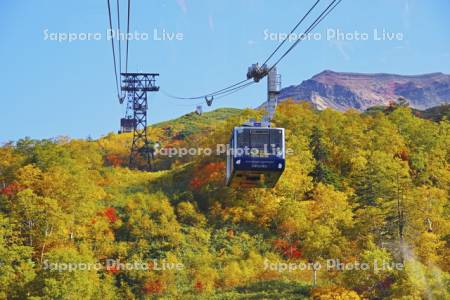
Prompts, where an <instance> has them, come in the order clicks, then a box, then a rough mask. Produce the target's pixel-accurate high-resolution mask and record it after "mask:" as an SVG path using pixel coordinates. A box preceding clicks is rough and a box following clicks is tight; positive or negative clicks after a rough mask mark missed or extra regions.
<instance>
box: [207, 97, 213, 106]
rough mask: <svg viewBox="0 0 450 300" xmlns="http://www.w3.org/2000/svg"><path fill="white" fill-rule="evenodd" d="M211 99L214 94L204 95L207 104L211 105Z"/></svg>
mask: <svg viewBox="0 0 450 300" xmlns="http://www.w3.org/2000/svg"><path fill="white" fill-rule="evenodd" d="M213 100H214V96H209V97H208V96H205V101H206V104H207V105H208V106H211V104H212V102H213Z"/></svg>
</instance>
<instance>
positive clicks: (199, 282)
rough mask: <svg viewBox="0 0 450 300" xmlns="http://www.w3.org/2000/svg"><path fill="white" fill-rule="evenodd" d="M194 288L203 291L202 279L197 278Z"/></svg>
mask: <svg viewBox="0 0 450 300" xmlns="http://www.w3.org/2000/svg"><path fill="white" fill-rule="evenodd" d="M194 288H195V289H196V290H197V291H202V290H203V288H204V286H203V283H202V282H201V281H200V280H197V281H196V282H195V285H194Z"/></svg>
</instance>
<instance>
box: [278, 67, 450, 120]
mask: <svg viewBox="0 0 450 300" xmlns="http://www.w3.org/2000/svg"><path fill="white" fill-rule="evenodd" d="M400 97H402V98H405V99H406V100H407V101H408V103H409V105H410V106H411V107H413V108H416V109H427V108H430V107H433V106H438V105H441V104H443V103H449V101H450V75H448V74H444V73H442V72H434V73H427V74H418V75H399V74H390V73H355V72H336V71H332V70H324V71H322V72H320V73H318V74H316V75H314V76H313V77H311V78H310V79H307V80H304V81H302V82H301V83H300V84H298V85H291V86H288V87H286V88H284V89H282V90H281V92H280V96H279V99H280V101H285V100H287V99H292V100H295V101H301V100H303V101H308V102H311V103H312V104H313V105H314V106H315V107H316V108H317V109H320V110H322V109H326V108H333V109H336V110H339V111H345V110H348V109H357V110H360V111H364V110H366V109H367V108H369V107H372V106H379V105H389V103H391V102H393V101H396V100H397V99H398V98H400Z"/></svg>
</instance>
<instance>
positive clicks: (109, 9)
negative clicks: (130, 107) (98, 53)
mask: <svg viewBox="0 0 450 300" xmlns="http://www.w3.org/2000/svg"><path fill="white" fill-rule="evenodd" d="M107 2H108V15H109V28H110V30H111V32H112V27H113V26H112V19H111V3H110V0H107ZM111 46H112V53H113V63H114V76H115V78H116V89H117V97H118V98H119V99H120V93H119V80H118V78H117V63H116V50H115V46H114V38H112V39H111Z"/></svg>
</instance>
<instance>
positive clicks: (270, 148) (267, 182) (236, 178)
mask: <svg viewBox="0 0 450 300" xmlns="http://www.w3.org/2000/svg"><path fill="white" fill-rule="evenodd" d="M285 162H286V161H285V143H284V128H270V127H261V126H260V125H259V124H257V123H255V124H253V125H252V126H242V127H235V128H234V129H233V132H232V134H231V138H230V143H229V150H228V153H227V177H226V183H227V185H228V186H230V187H235V188H237V187H243V188H251V187H262V188H272V187H274V186H275V185H276V183H277V181H278V179H279V178H280V176H281V174H282V173H283V171H284V168H285Z"/></svg>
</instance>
